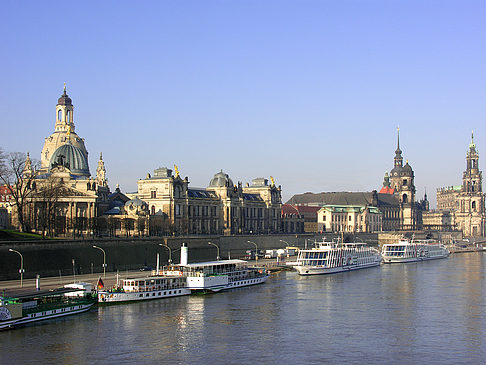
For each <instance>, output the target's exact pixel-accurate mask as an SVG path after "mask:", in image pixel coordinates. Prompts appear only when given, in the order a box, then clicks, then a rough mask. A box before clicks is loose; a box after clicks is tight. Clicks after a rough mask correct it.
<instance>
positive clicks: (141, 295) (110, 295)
mask: <svg viewBox="0 0 486 365" xmlns="http://www.w3.org/2000/svg"><path fill="white" fill-rule="evenodd" d="M189 294H191V290H190V289H188V288H178V289H171V290H152V291H144V292H109V291H99V292H98V304H100V305H103V304H110V303H123V302H136V301H141V300H154V299H163V298H172V297H179V296H182V295H189Z"/></svg>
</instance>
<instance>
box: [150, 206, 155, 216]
mask: <svg viewBox="0 0 486 365" xmlns="http://www.w3.org/2000/svg"><path fill="white" fill-rule="evenodd" d="M150 214H152V215H154V214H155V205H152V208H151V209H150Z"/></svg>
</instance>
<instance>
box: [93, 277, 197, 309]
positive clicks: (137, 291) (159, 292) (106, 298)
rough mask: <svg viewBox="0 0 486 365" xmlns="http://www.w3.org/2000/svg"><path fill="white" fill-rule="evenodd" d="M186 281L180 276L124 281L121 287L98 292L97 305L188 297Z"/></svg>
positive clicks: (188, 290)
mask: <svg viewBox="0 0 486 365" xmlns="http://www.w3.org/2000/svg"><path fill="white" fill-rule="evenodd" d="M189 294H191V290H190V289H189V288H188V287H187V279H186V278H184V277H182V276H179V275H177V276H152V277H147V278H137V279H125V280H123V283H122V286H121V287H119V288H114V289H110V290H102V291H98V303H99V304H104V303H106V304H107V303H119V302H132V301H139V300H149V299H162V298H169V297H178V296H181V295H189Z"/></svg>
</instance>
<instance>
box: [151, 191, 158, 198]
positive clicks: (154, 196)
mask: <svg viewBox="0 0 486 365" xmlns="http://www.w3.org/2000/svg"><path fill="white" fill-rule="evenodd" d="M150 198H152V199H155V198H157V192H156V191H155V190H154V191H151V192H150Z"/></svg>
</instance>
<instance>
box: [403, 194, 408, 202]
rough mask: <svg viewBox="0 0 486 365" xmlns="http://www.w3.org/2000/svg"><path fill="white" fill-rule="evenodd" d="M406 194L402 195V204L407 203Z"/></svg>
mask: <svg viewBox="0 0 486 365" xmlns="http://www.w3.org/2000/svg"><path fill="white" fill-rule="evenodd" d="M407 199H408V198H407V194H403V197H402V201H403V203H407Z"/></svg>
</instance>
